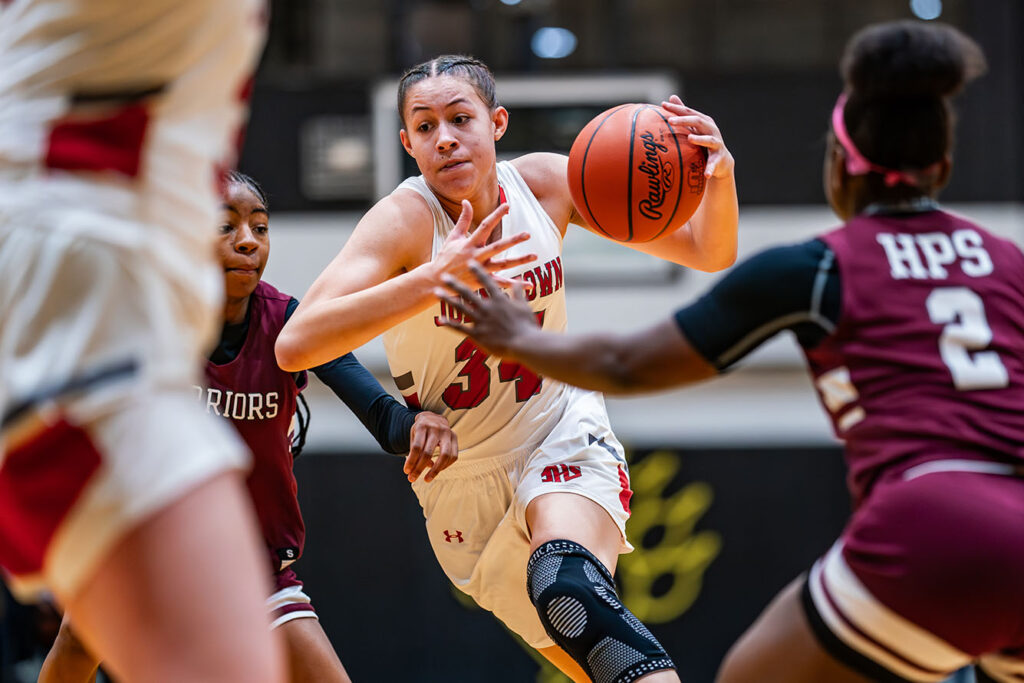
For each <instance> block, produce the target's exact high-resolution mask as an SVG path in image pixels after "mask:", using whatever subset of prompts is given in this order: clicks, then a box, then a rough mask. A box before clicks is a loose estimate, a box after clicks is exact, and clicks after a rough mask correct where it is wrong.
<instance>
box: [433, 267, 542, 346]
mask: <svg viewBox="0 0 1024 683" xmlns="http://www.w3.org/2000/svg"><path fill="white" fill-rule="evenodd" d="M469 268H470V270H471V271H472V273H473V276H474V277H475V279H476V281H477V284H478V285H479V286H480V287H482V288H483V290H484V291H485V292H486V293H487V296H481V295H480V294H478V293H477V292H475V291H474V290H473V289H471V288H470V287H467V286H466V285H465V284H464V283H462V282H459V281H458V280H456V279H455V278H452V277H446V278H444V284H445V286H446V287H447V288H448V289H447V290H445V289H440V288H439V289H437V290H436V291H435V292H434V294H436V295H437V297H438V298H439V299H443V300H444V301H446V302H447V303H448V305H449V306H450V307H452V308H453V309H455V310H457V311H459V312H461V313H462V315H463V322H458V321H456V320H452V319H450V318H442V319H441V323H442V324H443V325H445V326H447V327H451V328H452V329H455V330H458V331H459V332H462V333H463V334H465V335H466V336H467V337H470V338H472V339H473V341H474V342H476V344H477V345H478V346H480V347H481V348H483V349H484V350H485V351H487V352H488V353H490V354H492V355H497V356H508V355H510V347H511V346H512V340H513V339H515V338H517V337H518V336H519V335H522V334H528V333H530V332H531V331H533V330H535V329H537V328H538V327H539V324H538V323H537V318H536V316H535V315H534V312H533V311H532V310H530V307H529V306H528V305H527V303H526V285H525V284H524V283H523V282H522V281H521V280H516V281H514V283H513V284H512V296H511V297H509V296H506V295H505V292H503V291H502V290H501V287H500V286H499V283H498V281H497V280H496V279H495V278H494V277H492V276H491V275H490V274H489V273H488V272H487V271H486V270H485V269H484V268H483V267H482V266H481V265H480V264H478V263H470V264H469ZM467 322H471V324H467Z"/></svg>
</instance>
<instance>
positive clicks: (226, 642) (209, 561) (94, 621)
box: [66, 472, 283, 682]
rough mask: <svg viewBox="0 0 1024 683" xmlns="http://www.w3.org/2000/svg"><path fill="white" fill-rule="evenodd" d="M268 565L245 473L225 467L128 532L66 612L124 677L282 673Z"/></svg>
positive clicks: (258, 677)
mask: <svg viewBox="0 0 1024 683" xmlns="http://www.w3.org/2000/svg"><path fill="white" fill-rule="evenodd" d="M213 522H215V523H213ZM263 569H264V564H263V562H262V561H261V555H260V554H259V552H258V535H257V531H256V528H255V526H254V524H253V521H252V511H251V505H250V503H249V501H248V498H247V495H246V492H245V487H244V482H243V480H242V476H241V474H239V473H238V472H226V473H222V474H220V475H217V476H215V477H213V478H211V479H209V480H206V481H205V482H204V483H202V484H200V485H199V486H197V487H195V488H193V489H192V490H190V491H189V492H188V493H185V494H184V495H182V496H181V497H179V498H177V499H176V500H174V501H173V502H171V503H170V504H168V505H166V506H165V507H163V508H161V509H160V510H159V511H158V512H156V513H155V514H153V515H152V516H151V517H149V518H148V519H146V520H145V521H143V522H142V523H141V524H139V525H138V526H137V527H135V528H134V529H133V530H132V531H131V532H129V533H128V534H127V535H126V536H124V537H123V538H122V539H121V540H120V541H119V542H118V543H117V544H116V545H115V546H114V547H113V549H112V551H111V552H110V553H109V554H108V555H107V556H106V557H105V558H104V559H103V560H102V561H101V563H100V565H99V567H98V568H97V570H96V571H95V572H94V573H93V575H92V576H91V578H90V579H88V580H87V581H86V582H85V583H84V584H83V585H82V587H81V589H80V590H79V591H78V592H77V593H76V594H75V595H74V596H72V597H71V598H68V599H66V604H67V611H68V614H69V615H70V617H71V619H72V621H73V623H74V624H75V627H76V629H77V630H78V633H79V635H80V636H81V637H82V639H83V641H85V642H86V644H87V646H88V647H90V649H92V650H93V651H94V652H96V653H97V654H98V655H100V656H101V657H102V658H103V659H104V661H105V662H108V663H109V665H110V668H111V669H112V671H114V672H115V674H117V675H118V676H120V677H121V678H123V679H124V680H130V681H131V680H147V681H168V682H170V681H181V680H188V681H211V682H213V681H256V682H259V681H267V682H270V681H275V682H276V681H281V680H283V674H282V670H283V658H282V657H281V650H280V645H279V642H278V640H277V637H276V636H274V635H272V633H271V631H270V628H269V623H268V620H267V615H266V612H265V608H264V598H265V596H266V595H267V593H268V592H269V591H268V586H267V583H266V575H265V572H264V571H263ZM140 625H145V628H140Z"/></svg>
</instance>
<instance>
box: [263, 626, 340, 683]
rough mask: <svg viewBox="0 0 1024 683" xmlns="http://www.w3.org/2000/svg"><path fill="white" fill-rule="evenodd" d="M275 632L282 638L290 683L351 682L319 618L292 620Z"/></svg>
mask: <svg viewBox="0 0 1024 683" xmlns="http://www.w3.org/2000/svg"><path fill="white" fill-rule="evenodd" d="M276 630H277V632H278V633H280V634H281V635H282V636H283V638H284V643H285V651H286V652H287V656H288V672H289V678H290V680H291V683H351V679H350V678H349V677H348V673H347V672H346V671H345V667H344V666H342V664H341V660H340V659H339V658H338V654H337V653H336V652H335V651H334V647H333V646H332V645H331V641H330V640H329V639H328V638H327V634H326V633H324V629H323V627H321V626H320V620H319V619H316V618H313V617H302V618H300V619H292V620H291V621H287V622H285V623H284V624H281V625H280V626H278V627H277V629H276Z"/></svg>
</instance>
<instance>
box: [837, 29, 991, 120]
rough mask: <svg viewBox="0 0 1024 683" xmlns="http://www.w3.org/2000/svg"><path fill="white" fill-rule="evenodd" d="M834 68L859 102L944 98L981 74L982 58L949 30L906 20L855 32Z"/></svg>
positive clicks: (975, 47)
mask: <svg viewBox="0 0 1024 683" xmlns="http://www.w3.org/2000/svg"><path fill="white" fill-rule="evenodd" d="M839 70H840V73H841V74H842V76H843V79H844V80H845V81H846V85H847V87H848V88H850V89H852V90H853V91H855V92H856V93H857V95H858V96H859V97H861V98H863V99H864V100H874V99H917V98H930V97H934V98H943V97H949V96H951V95H955V94H956V93H957V92H958V91H959V90H960V89H961V88H962V87H963V86H964V84H965V83H967V82H968V81H970V80H971V79H973V78H975V77H977V76H979V75H981V73H983V72H984V71H985V57H984V55H983V54H982V52H981V48H979V47H978V45H977V44H976V43H975V42H974V41H973V40H971V39H970V38H968V37H967V36H966V35H964V34H963V33H961V32H960V31H958V30H957V29H955V28H953V27H952V26H948V25H946V24H941V23H940V24H936V23H924V22H920V21H911V20H906V21H898V22H889V23H885V24H875V25H873V26H868V27H867V28H864V29H862V30H861V31H859V32H857V33H856V34H855V35H854V36H853V37H852V38H851V39H850V41H849V43H847V45H846V50H845V52H844V54H843V58H842V60H841V61H840V64H839Z"/></svg>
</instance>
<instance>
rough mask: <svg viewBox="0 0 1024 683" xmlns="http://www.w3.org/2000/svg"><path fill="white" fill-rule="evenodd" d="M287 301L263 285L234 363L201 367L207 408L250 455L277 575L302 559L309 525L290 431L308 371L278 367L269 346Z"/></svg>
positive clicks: (252, 305)
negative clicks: (220, 418)
mask: <svg viewBox="0 0 1024 683" xmlns="http://www.w3.org/2000/svg"><path fill="white" fill-rule="evenodd" d="M290 299H291V297H289V296H288V295H287V294H282V293H281V292H279V291H277V290H276V289H275V288H274V287H272V286H271V285H268V284H267V283H265V282H260V283H259V285H257V287H256V291H255V292H253V294H252V296H251V297H250V298H249V331H248V333H247V336H246V338H245V344H244V345H243V346H242V350H241V351H240V352H239V353H238V355H237V356H236V357H235V359H234V360H232V361H230V362H228V363H224V364H222V365H218V364H215V363H213V362H212V361H211V362H208V363H207V364H206V380H207V384H208V389H207V390H206V392H207V393H206V396H207V401H206V402H207V408H208V409H209V410H212V412H215V413H217V414H219V415H223V416H224V417H226V418H228V419H230V420H231V421H232V422H233V423H234V425H235V427H237V428H238V433H239V434H241V436H242V438H243V439H244V440H245V443H246V444H248V446H249V449H250V450H251V451H252V454H253V469H252V473H251V474H250V475H249V479H248V485H249V492H250V494H251V495H252V499H253V502H254V503H255V506H256V513H257V516H258V517H259V522H260V529H261V530H262V532H263V539H264V541H265V542H266V544H267V548H268V549H269V550H270V553H271V555H272V560H271V562H272V564H273V569H274V571H278V570H280V569H282V568H284V567H285V566H287V565H289V564H291V563H292V562H294V561H295V560H297V559H298V558H299V556H300V555H301V554H302V546H303V542H304V541H305V536H306V528H305V525H304V524H303V522H302V514H301V513H300V512H299V501H298V499H297V498H296V494H297V491H298V485H297V484H296V482H295V475H294V474H293V473H292V453H291V437H290V428H291V421H292V416H293V415H294V414H295V407H296V401H297V397H298V393H299V391H301V390H302V388H304V387H305V385H306V374H305V373H302V374H301V375H300V376H299V381H298V382H296V376H295V375H294V374H293V373H290V372H285V371H284V370H281V369H280V368H279V367H278V366H277V360H276V358H275V357H274V342H275V341H277V335H278V334H279V333H280V332H281V328H282V327H284V322H285V310H286V308H287V306H288V301H289V300H290Z"/></svg>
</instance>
